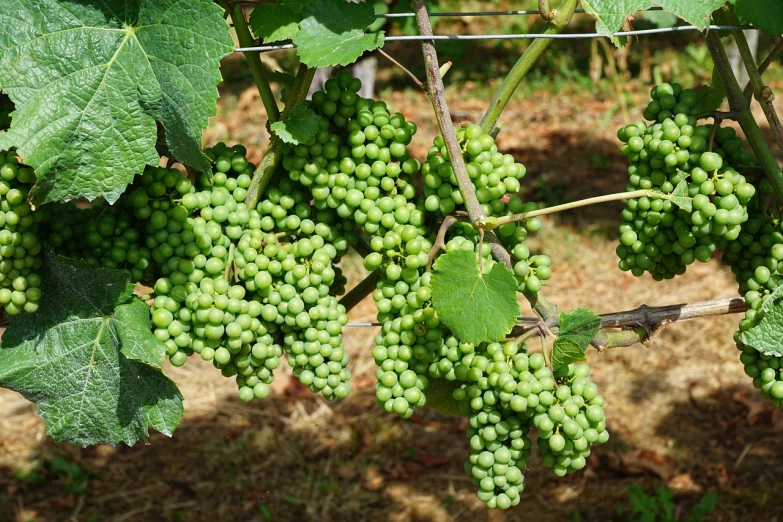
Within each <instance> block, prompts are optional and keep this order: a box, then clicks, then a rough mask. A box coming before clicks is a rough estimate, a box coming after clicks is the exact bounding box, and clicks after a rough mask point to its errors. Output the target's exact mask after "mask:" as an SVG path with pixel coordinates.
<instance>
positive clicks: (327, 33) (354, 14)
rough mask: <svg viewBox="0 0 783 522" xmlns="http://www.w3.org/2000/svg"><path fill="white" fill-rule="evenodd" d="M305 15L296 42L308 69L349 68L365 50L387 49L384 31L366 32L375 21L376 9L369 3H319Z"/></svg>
mask: <svg viewBox="0 0 783 522" xmlns="http://www.w3.org/2000/svg"><path fill="white" fill-rule="evenodd" d="M302 15H303V19H302V21H301V22H300V24H299V31H298V32H297V33H296V35H295V36H294V37H293V41H294V43H295V44H296V46H297V47H298V48H299V59H300V60H301V61H302V62H303V63H304V64H306V65H307V66H308V67H327V66H331V65H348V64H349V63H353V62H355V61H356V60H357V59H358V58H359V57H360V56H361V55H362V54H364V52H365V51H371V50H373V49H376V48H378V47H381V46H383V31H378V32H371V33H367V32H366V31H365V29H366V28H367V27H368V26H369V25H371V24H372V23H373V22H374V21H375V10H374V9H373V7H372V5H370V4H369V3H349V2H346V1H345V0H315V1H314V2H313V3H311V4H309V5H308V6H307V7H305V8H304V9H303V10H302Z"/></svg>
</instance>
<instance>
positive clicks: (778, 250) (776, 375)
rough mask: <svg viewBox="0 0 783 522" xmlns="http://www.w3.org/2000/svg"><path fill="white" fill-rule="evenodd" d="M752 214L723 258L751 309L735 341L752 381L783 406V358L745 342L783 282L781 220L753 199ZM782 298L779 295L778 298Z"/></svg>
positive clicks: (769, 397) (765, 395) (768, 396)
mask: <svg viewBox="0 0 783 522" xmlns="http://www.w3.org/2000/svg"><path fill="white" fill-rule="evenodd" d="M754 203H755V205H754V208H753V212H752V216H751V218H750V219H749V220H748V222H747V223H746V224H745V227H744V229H743V231H742V232H741V233H740V235H739V237H738V238H737V239H736V240H735V241H732V242H730V243H729V245H728V247H727V248H726V251H725V252H724V254H723V262H724V263H725V264H728V265H730V266H731V270H732V272H733V273H734V274H735V276H736V279H737V282H738V283H739V292H740V295H742V296H743V297H744V298H745V302H746V303H747V304H748V305H749V306H750V309H749V310H747V311H746V312H745V317H744V318H743V319H742V320H741V321H740V323H739V330H738V331H737V332H735V334H734V341H735V343H736V345H737V349H738V350H739V351H740V361H741V362H742V364H743V365H744V367H745V373H746V374H747V375H748V376H749V377H750V378H751V379H753V385H754V386H755V387H756V388H759V389H760V390H761V393H762V394H763V395H764V397H766V398H768V399H771V400H772V401H773V402H774V404H775V406H777V407H779V408H781V407H783V375H781V368H782V367H783V358H781V357H779V356H775V355H766V354H763V353H761V352H759V351H757V350H756V349H755V348H754V347H752V346H749V345H747V344H745V343H744V342H743V338H742V336H743V333H745V332H747V331H748V330H750V329H752V328H754V327H755V326H757V325H758V324H759V323H760V322H761V320H762V319H763V318H764V315H765V312H764V310H763V309H762V306H763V305H765V304H766V303H767V302H768V301H769V300H770V299H772V298H773V292H775V290H776V289H778V288H779V287H780V285H781V283H783V275H781V274H782V273H783V231H781V228H780V222H779V221H778V220H776V219H774V218H772V217H771V216H768V215H766V214H765V213H763V212H762V211H761V210H760V209H758V208H756V207H758V201H754ZM778 300H779V298H776V301H778Z"/></svg>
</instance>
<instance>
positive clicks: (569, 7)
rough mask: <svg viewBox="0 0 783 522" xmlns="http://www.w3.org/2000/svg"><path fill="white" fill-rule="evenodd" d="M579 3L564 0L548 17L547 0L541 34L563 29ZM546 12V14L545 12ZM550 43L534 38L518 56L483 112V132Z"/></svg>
mask: <svg viewBox="0 0 783 522" xmlns="http://www.w3.org/2000/svg"><path fill="white" fill-rule="evenodd" d="M578 4H579V0H564V1H563V2H562V3H561V4H560V6H559V7H558V8H557V9H556V10H555V11H554V16H552V17H550V14H551V13H550V11H549V5H548V2H546V3H545V5H544V6H543V7H541V17H542V18H544V20H548V22H547V24H546V27H544V30H543V31H542V32H541V34H544V35H547V34H557V33H560V32H562V31H563V29H565V28H566V27H568V24H569V23H571V18H572V17H573V15H574V10H575V9H576V7H577V5H578ZM545 13H546V14H545ZM551 43H552V38H536V39H535V40H533V41H532V42H531V43H530V45H529V46H528V48H527V49H525V52H524V53H522V56H520V57H519V60H517V63H515V64H514V67H513V68H512V69H511V71H509V73H508V75H507V76H506V77H505V78H504V80H503V83H502V84H501V86H500V88H499V89H498V92H497V93H496V94H495V97H494V98H493V99H492V103H490V105H489V108H488V109H487V112H486V113H485V114H484V118H483V119H482V120H481V129H482V130H483V131H484V134H490V133H491V132H492V131H493V130H494V128H495V126H496V125H497V123H498V120H499V119H500V114H501V113H502V112H503V109H505V108H506V105H507V104H508V102H509V100H510V99H511V96H512V95H513V94H514V91H516V89H517V87H518V86H519V84H520V83H521V82H522V79H523V78H524V77H525V75H526V74H527V73H528V72H529V71H530V69H531V68H532V67H533V65H534V64H535V63H536V61H537V60H538V59H539V58H540V57H541V55H542V54H543V53H544V51H545V50H546V49H547V48H548V47H549V45H550V44H551Z"/></svg>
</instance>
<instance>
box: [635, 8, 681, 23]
mask: <svg viewBox="0 0 783 522" xmlns="http://www.w3.org/2000/svg"><path fill="white" fill-rule="evenodd" d="M641 17H642V18H644V19H645V20H647V21H648V22H650V23H652V24H655V25H656V26H657V27H674V26H675V25H677V22H678V21H679V20H678V18H677V17H676V16H674V15H673V14H671V13H667V12H666V11H645V12H644V13H643V14H642V16H641Z"/></svg>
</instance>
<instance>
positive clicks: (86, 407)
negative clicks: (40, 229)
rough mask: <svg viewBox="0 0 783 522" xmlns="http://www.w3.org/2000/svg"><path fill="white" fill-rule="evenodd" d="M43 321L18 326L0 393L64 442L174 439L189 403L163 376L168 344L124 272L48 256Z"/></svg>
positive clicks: (10, 335) (6, 338)
mask: <svg viewBox="0 0 783 522" xmlns="http://www.w3.org/2000/svg"><path fill="white" fill-rule="evenodd" d="M42 279H43V285H42V288H43V290H44V297H43V298H42V300H41V303H40V308H39V310H38V312H37V313H35V314H21V315H18V316H14V317H12V318H11V324H10V326H9V327H8V330H6V332H5V334H4V335H3V339H2V346H0V386H3V387H6V388H10V389H12V390H16V391H18V392H19V393H21V394H22V395H24V396H25V397H26V398H27V399H29V400H31V401H33V402H35V403H36V405H37V406H38V413H39V414H40V415H41V417H43V418H44V420H46V427H47V432H48V433H49V435H51V436H52V438H54V439H55V440H56V441H62V442H71V443H74V444H80V445H83V446H87V445H91V444H119V443H121V442H124V443H126V444H131V445H132V444H134V443H135V442H136V441H138V440H146V439H147V437H148V427H152V428H153V429H156V430H158V431H160V432H162V433H165V434H167V435H171V434H172V433H173V432H174V430H175V429H176V427H177V426H178V424H179V419H180V417H181V416H182V412H183V408H182V396H181V394H180V393H179V390H178V389H177V387H176V385H175V384H174V383H173V382H172V381H171V380H170V379H169V378H168V377H166V375H165V374H164V373H163V372H162V371H161V369H160V365H161V363H162V361H163V358H164V354H165V346H164V345H163V344H162V343H160V342H159V341H158V340H157V339H155V337H154V336H153V335H152V332H151V327H150V316H149V307H148V306H147V305H146V304H145V303H144V302H142V301H140V300H139V299H138V298H136V297H134V296H133V294H132V292H133V285H132V284H131V283H130V281H129V276H128V274H127V273H126V272H124V271H114V270H97V271H96V270H91V269H90V268H89V267H88V266H87V265H86V264H84V263H82V262H81V261H76V260H71V259H65V258H60V257H56V256H54V254H53V253H51V252H47V253H46V265H45V269H44V272H43V274H42Z"/></svg>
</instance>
